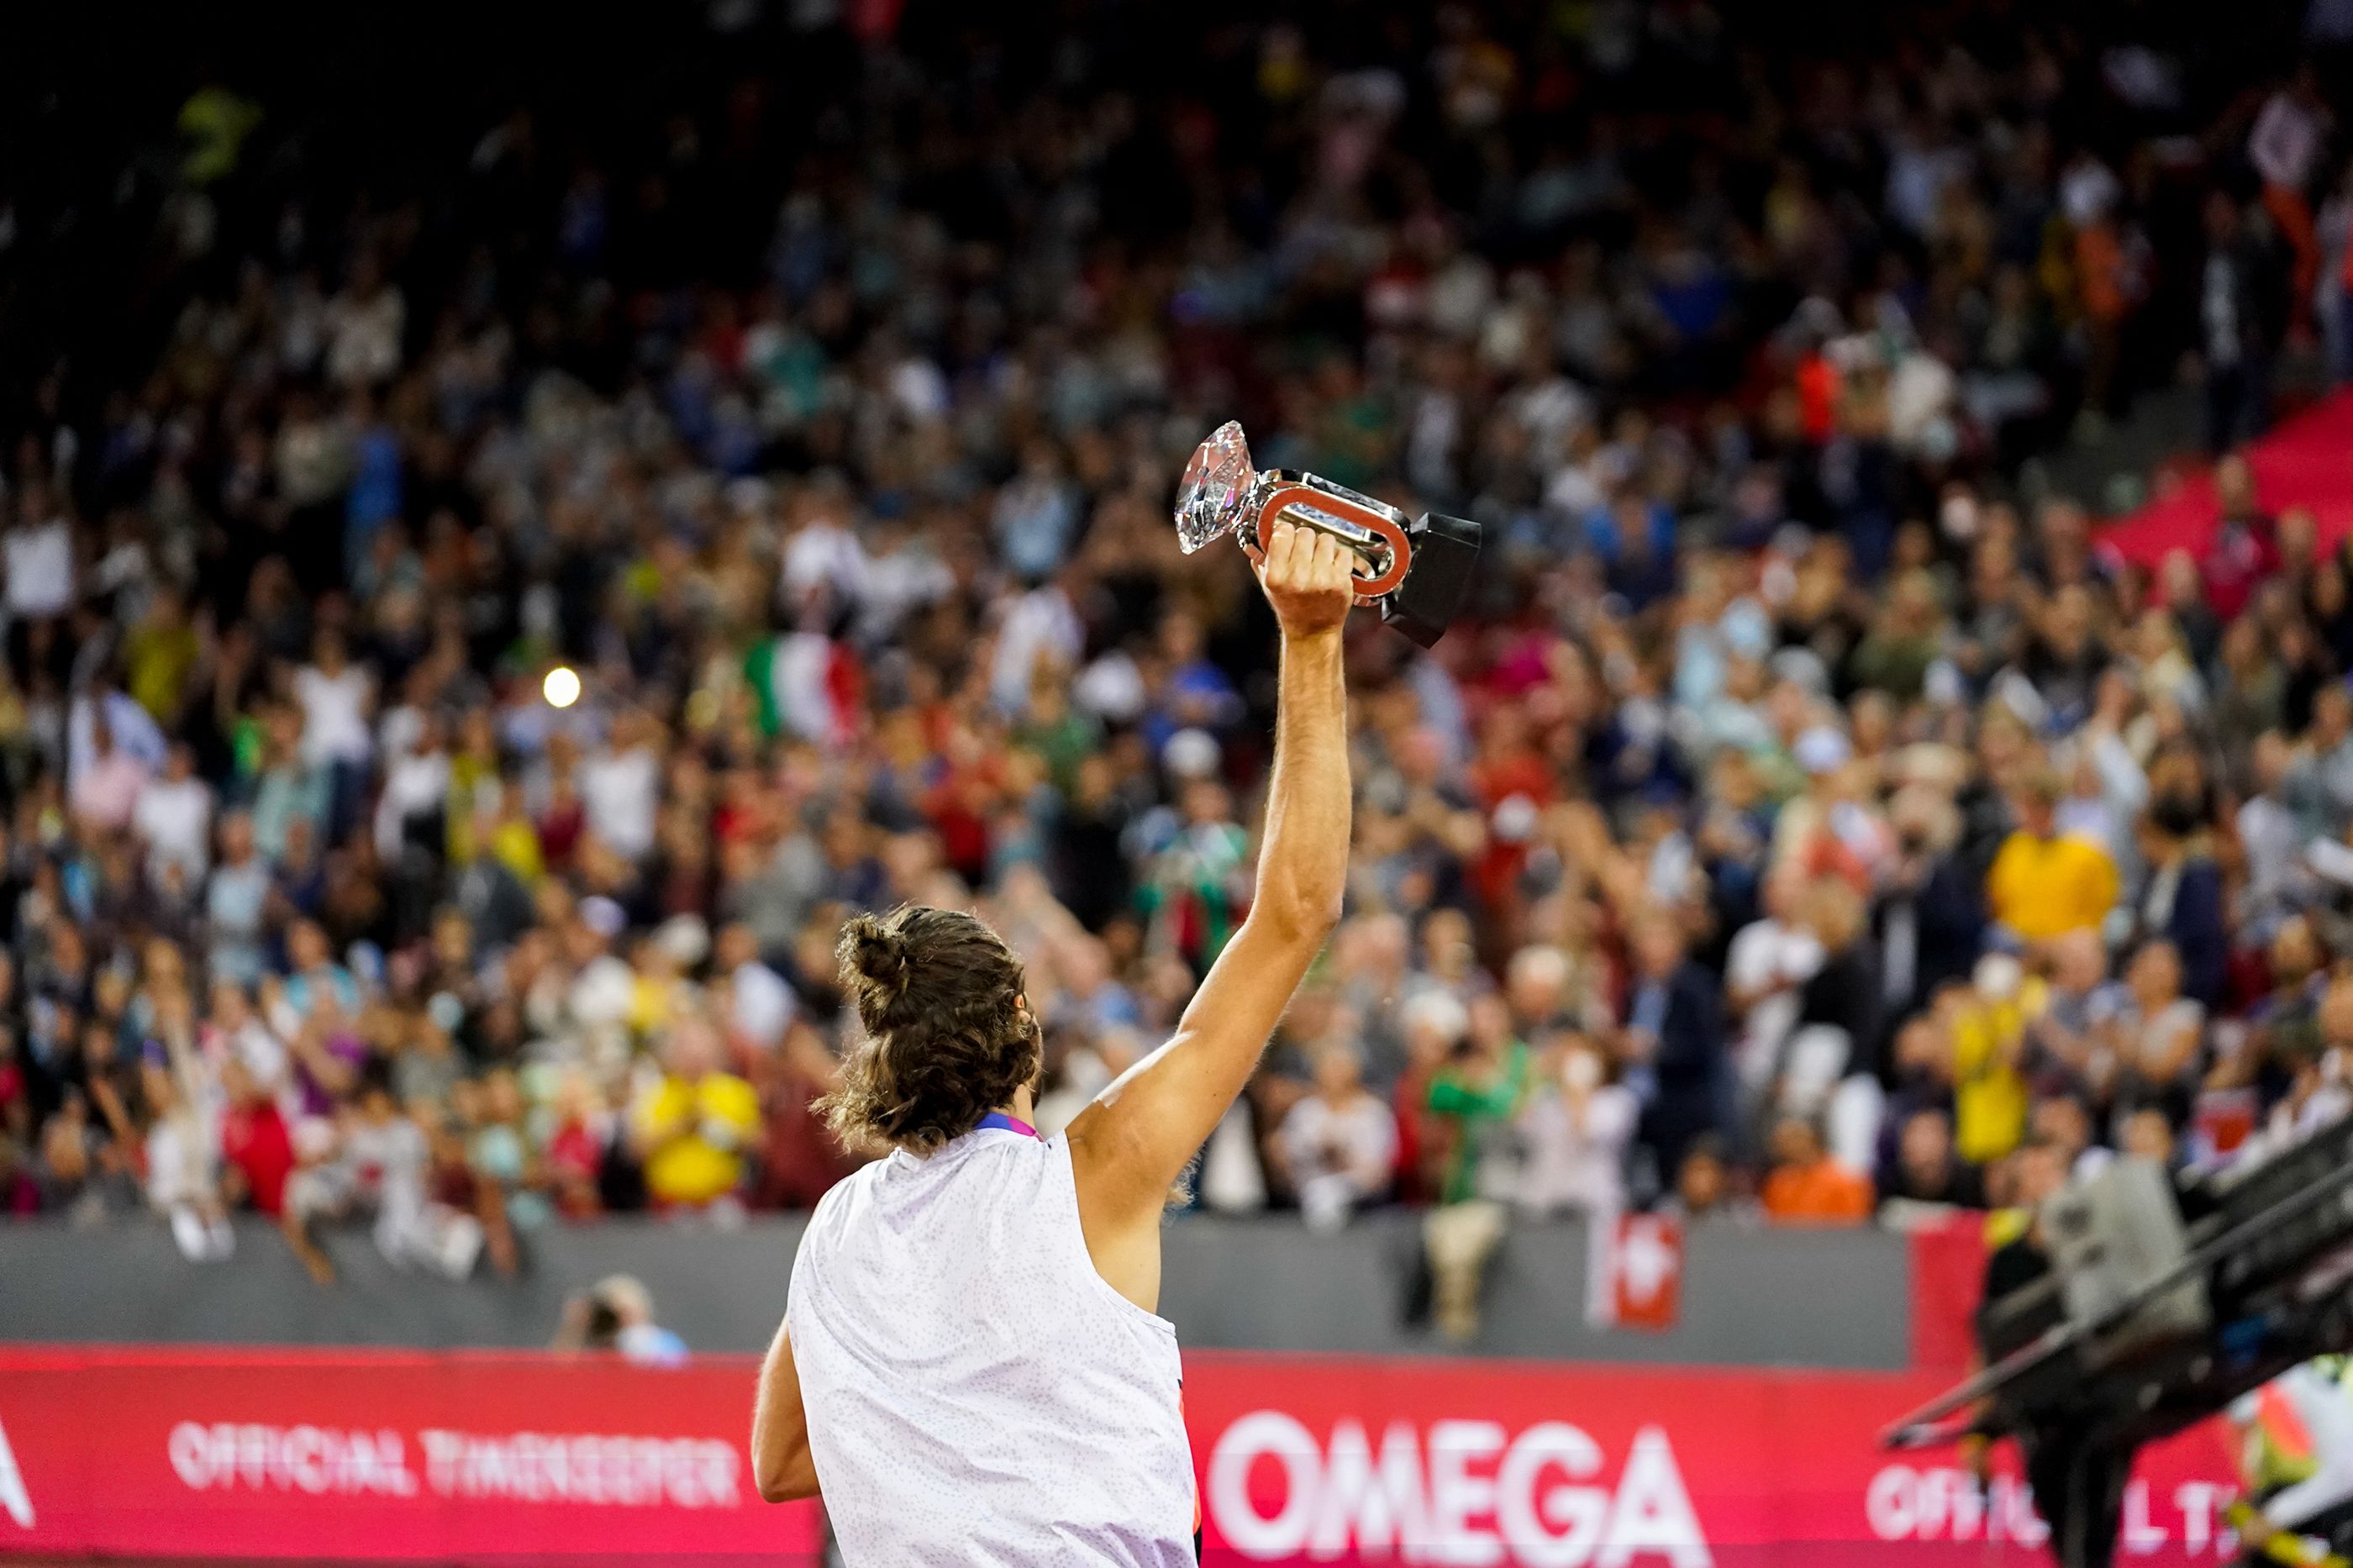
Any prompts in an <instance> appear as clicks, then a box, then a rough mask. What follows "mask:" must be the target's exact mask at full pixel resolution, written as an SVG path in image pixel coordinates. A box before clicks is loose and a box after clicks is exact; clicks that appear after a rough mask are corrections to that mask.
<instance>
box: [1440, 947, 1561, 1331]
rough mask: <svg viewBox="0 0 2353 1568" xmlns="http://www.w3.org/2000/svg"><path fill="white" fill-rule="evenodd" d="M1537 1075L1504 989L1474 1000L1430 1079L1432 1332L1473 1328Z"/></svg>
mask: <svg viewBox="0 0 2353 1568" xmlns="http://www.w3.org/2000/svg"><path fill="white" fill-rule="evenodd" d="M1534 1087H1535V1067H1534V1059H1533V1058H1532V1057H1531V1055H1530V1053H1529V1051H1528V1047H1526V1046H1525V1044H1523V1043H1522V1042H1521V1040H1520V1039H1519V1037H1517V1035H1516V1034H1515V1033H1514V1031H1513V1028H1512V1014H1511V1009H1510V1007H1509V1006H1508V1005H1506V1004H1505V1003H1504V999H1503V997H1502V996H1500V995H1497V994H1493V993H1490V994H1486V995H1483V996H1476V997H1473V998H1472V1001H1471V1006H1470V1011H1469V1027H1468V1028H1467V1029H1466V1031H1465V1033H1464V1037H1463V1040H1462V1043H1461V1045H1460V1046H1458V1047H1456V1048H1455V1052H1454V1056H1453V1058H1452V1059H1451V1060H1450V1061H1449V1062H1448V1063H1447V1064H1446V1065H1445V1066H1444V1067H1442V1068H1439V1069H1438V1071H1437V1073H1436V1074H1435V1075H1434V1076H1432V1077H1431V1079H1430V1089H1429V1093H1428V1096H1427V1100H1426V1102H1425V1103H1426V1107H1427V1109H1428V1110H1429V1112H1430V1123H1431V1129H1432V1131H1436V1132H1438V1133H1439V1134H1440V1139H1441V1142H1443V1143H1444V1145H1445V1149H1446V1157H1445V1163H1444V1166H1443V1168H1442V1173H1441V1175H1440V1181H1439V1191H1438V1197H1439V1202H1438V1206H1437V1207H1435V1208H1433V1209H1431V1210H1430V1213H1429V1214H1428V1215H1424V1216H1423V1218H1422V1247H1423V1249H1424V1251H1425V1252H1426V1254H1427V1255H1428V1257H1429V1259H1430V1294H1431V1306H1432V1309H1433V1311H1434V1315H1435V1317H1436V1319H1437V1323H1438V1331H1439V1332H1440V1333H1441V1334H1444V1335H1445V1336H1446V1337H1447V1338H1448V1339H1451V1340H1455V1341H1465V1340H1470V1339H1472V1338H1473V1337H1475V1336H1476V1335H1477V1333H1478V1331H1479V1284H1480V1279H1481V1277H1482V1273H1483V1272H1484V1270H1485V1268H1486V1266H1487V1259H1488V1258H1489V1257H1490V1256H1491V1255H1492V1254H1493V1252H1494V1250H1495V1244H1496V1243H1497V1242H1499V1241H1501V1240H1502V1239H1503V1237H1504V1202H1503V1200H1504V1198H1506V1197H1508V1196H1509V1195H1510V1194H1511V1189H1512V1186H1513V1183H1514V1179H1515V1177H1516V1174H1517V1170H1518V1163H1519V1162H1518V1157H1517V1154H1518V1151H1517V1149H1516V1147H1515V1134H1514V1130H1513V1122H1514V1118H1516V1117H1517V1116H1518V1114H1519V1110H1520V1107H1521V1105H1522V1104H1524V1103H1525V1101H1526V1100H1527V1098H1528V1095H1529V1093H1530V1092H1531V1090H1532V1089H1534Z"/></svg>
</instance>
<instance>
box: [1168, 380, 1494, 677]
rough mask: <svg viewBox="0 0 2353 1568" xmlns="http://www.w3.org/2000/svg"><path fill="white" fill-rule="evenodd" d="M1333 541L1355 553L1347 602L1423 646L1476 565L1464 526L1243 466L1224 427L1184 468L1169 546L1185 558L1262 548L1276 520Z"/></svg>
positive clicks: (1456, 605) (1242, 450) (1474, 534)
mask: <svg viewBox="0 0 2353 1568" xmlns="http://www.w3.org/2000/svg"><path fill="white" fill-rule="evenodd" d="M1278 519H1280V520H1281V521H1285V522H1289V523H1293V524H1295V525H1297V526H1299V527H1303V528H1313V529H1316V530H1318V531H1322V532H1324V533H1328V534H1330V535H1332V536H1333V537H1334V538H1335V539H1337V540H1338V541H1340V542H1341V543H1343V544H1345V545H1346V546H1347V547H1348V548H1349V549H1351V550H1353V551H1355V552H1356V555H1357V559H1358V565H1357V568H1356V603H1358V604H1360V605H1370V604H1377V605H1380V607H1381V619H1382V620H1383V621H1384V622H1386V623H1388V625H1390V626H1395V627H1397V629H1398V630H1399V631H1401V632H1403V633H1404V634H1405V635H1406V636H1407V637H1411V638H1412V639H1413V640H1414V641H1415V642H1417V643H1419V644H1420V645H1421V646H1422V647H1430V645H1431V644H1433V643H1435V642H1436V641H1437V640H1438V639H1439V638H1440V637H1443V636H1444V635H1445V633H1446V627H1447V624H1448V623H1449V622H1451V620H1453V619H1454V613H1455V612H1456V611H1457V610H1459V609H1461V607H1462V595H1464V594H1465V593H1466V592H1468V591H1469V589H1470V586H1471V574H1472V570H1473V569H1474V568H1476V567H1477V565H1478V564H1479V525H1478V524H1477V523H1475V522H1472V521H1470V520H1468V519H1467V518H1460V517H1443V516H1440V515H1439V514H1438V513H1436V512H1424V513H1423V514H1422V515H1421V516H1420V517H1419V518H1417V519H1413V520H1411V521H1409V520H1408V519H1407V517H1406V515H1405V513H1403V512H1401V511H1399V510H1398V509H1397V508H1395V507H1393V506H1389V505H1388V504H1386V503H1384V502H1381V501H1377V500H1374V499H1373V498H1372V497H1370V496H1367V495H1359V494H1358V493H1356V491H1355V490H1352V489H1347V488H1346V487H1345V486H1342V485H1335V484H1334V483H1333V482H1332V481H1331V480H1329V479H1319V478H1318V477H1317V476H1315V475H1314V474H1303V473H1301V472H1299V471H1298V470H1297V469H1295V468H1269V469H1268V470H1267V471H1266V472H1264V473H1260V472H1259V471H1258V470H1257V469H1255V468H1251V467H1250V443H1249V442H1248V441H1246V440H1244V439H1243V437H1242V427H1241V426H1240V425H1238V424H1236V423H1235V422H1234V421H1232V420H1230V419H1229V420H1228V421H1226V423H1224V424H1223V425H1220V426H1218V428H1217V429H1216V430H1215V431H1214V432H1213V433H1211V435H1210V437H1209V438H1208V440H1206V441H1204V442H1202V443H1201V445H1200V447H1198V449H1197V450H1196V451H1195V452H1194V453H1193V460H1192V461H1191V462H1189V463H1187V464H1186V465H1185V478H1184V479H1183V480H1182V482H1180V483H1179V484H1178V485H1177V487H1176V542H1178V543H1179V544H1180V545H1182V546H1183V547H1184V550H1185V553H1186V554H1187V555H1190V554H1191V553H1192V552H1195V551H1196V550H1198V549H1200V548H1201V547H1202V546H1203V545H1205V544H1207V543H1208V542H1209V541H1211V540H1213V539H1215V538H1217V537H1218V536H1219V535H1220V534H1225V533H1231V534H1234V535H1235V536H1236V537H1237V538H1240V539H1242V540H1244V541H1255V542H1258V543H1259V544H1261V546H1263V544H1264V543H1265V541H1266V537H1267V535H1268V533H1269V532H1270V531H1271V530H1272V529H1273V527H1274V524H1275V522H1276V521H1277V520H1278Z"/></svg>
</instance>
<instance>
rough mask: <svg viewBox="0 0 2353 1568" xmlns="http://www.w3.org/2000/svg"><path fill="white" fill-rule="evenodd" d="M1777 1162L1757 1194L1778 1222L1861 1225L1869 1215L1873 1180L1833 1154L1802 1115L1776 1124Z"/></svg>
mask: <svg viewBox="0 0 2353 1568" xmlns="http://www.w3.org/2000/svg"><path fill="white" fill-rule="evenodd" d="M1772 1158H1773V1163H1772V1167H1771V1169H1770V1170H1769V1171H1767V1173H1766V1176H1765V1185H1764V1188H1763V1190H1762V1192H1761V1193H1760V1194H1759V1197H1760V1198H1761V1200H1762V1202H1763V1203H1764V1205H1765V1216H1766V1217H1767V1219H1769V1220H1771V1221H1772V1222H1773V1223H1774V1224H1776V1225H1860V1224H1861V1223H1862V1221H1864V1220H1866V1219H1869V1218H1870V1217H1871V1204H1872V1194H1871V1182H1870V1179H1869V1178H1868V1177H1865V1176H1863V1175H1861V1174H1859V1173H1856V1172H1854V1171H1851V1170H1849V1169H1847V1167H1845V1166H1844V1165H1842V1164H1841V1163H1839V1162H1838V1161H1836V1160H1834V1159H1832V1158H1831V1155H1830V1152H1829V1151H1828V1150H1827V1149H1825V1148H1824V1147H1823V1146H1822V1135H1821V1132H1820V1130H1819V1129H1818V1128H1816V1127H1815V1126H1814V1124H1813V1123H1812V1122H1810V1121H1807V1120H1806V1119H1805V1118H1804V1117H1801V1116H1785V1117H1783V1118H1782V1119H1781V1120H1780V1121H1778V1123H1776V1124H1775V1126H1774V1128H1773V1141H1772Z"/></svg>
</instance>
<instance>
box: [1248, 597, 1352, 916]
mask: <svg viewBox="0 0 2353 1568" xmlns="http://www.w3.org/2000/svg"><path fill="white" fill-rule="evenodd" d="M1349 796H1350V789H1349V782H1348V690H1347V684H1346V682H1345V679H1343V677H1342V672H1341V657H1340V634H1339V632H1338V631H1337V630H1336V629H1335V630H1333V631H1329V632H1323V633H1318V634H1316V635H1314V636H1312V637H1285V638H1283V642H1282V683H1281V688H1280V696H1279V700H1278V703H1277V706H1276V710H1275V722H1274V770H1273V773H1272V775H1271V778H1270V780H1269V783H1268V787H1267V803H1266V838H1265V842H1264V843H1263V844H1261V846H1260V848H1259V858H1258V892H1257V897H1256V900H1255V901H1254V903H1253V905H1252V908H1251V915H1252V917H1253V918H1254V919H1257V918H1263V919H1264V920H1266V921H1269V922H1271V923H1272V924H1273V925H1274V926H1275V927H1276V929H1278V930H1279V931H1283V932H1285V933H1286V934H1296V935H1300V936H1308V935H1314V936H1315V937H1318V938H1320V937H1321V936H1322V934H1323V932H1324V931H1326V930H1328V929H1330V927H1331V925H1332V923H1333V922H1334V921H1336V920H1338V919H1339V914H1340V898H1341V894H1342V892H1343V891H1344V889H1345V888H1346V885H1347V879H1348V821H1349V812H1350V806H1351V803H1350V798H1349Z"/></svg>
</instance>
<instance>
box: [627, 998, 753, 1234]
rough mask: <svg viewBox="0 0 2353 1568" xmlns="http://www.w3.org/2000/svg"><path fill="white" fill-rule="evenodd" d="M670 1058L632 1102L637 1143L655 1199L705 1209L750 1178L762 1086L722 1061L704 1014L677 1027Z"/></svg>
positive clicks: (667, 1052)
mask: <svg viewBox="0 0 2353 1568" xmlns="http://www.w3.org/2000/svg"><path fill="white" fill-rule="evenodd" d="M662 1061H663V1066H664V1068H665V1070H664V1072H663V1073H662V1076H661V1077H660V1078H659V1079H657V1080H655V1081H654V1082H653V1083H651V1084H649V1085H648V1086H647V1087H646V1088H645V1089H642V1090H640V1091H639V1093H638V1097H637V1100H636V1101H635V1102H634V1103H633V1104H632V1105H631V1106H630V1107H629V1146H630V1148H631V1150H632V1151H633V1152H635V1153H636V1154H637V1156H638V1159H639V1160H640V1161H641V1162H643V1163H644V1166H645V1173H646V1191H647V1192H648V1193H649V1194H651V1196H652V1198H653V1200H654V1202H655V1203H657V1204H659V1205H662V1206H664V1207H667V1208H700V1207H702V1206H703V1205H707V1204H710V1203H712V1202H714V1201H716V1200H718V1199H721V1198H724V1197H727V1196H729V1195H730V1194H733V1192H734V1191H735V1190H736V1188H737V1187H739V1186H741V1185H742V1184H743V1181H744V1163H745V1160H746V1158H747V1157H748V1156H749V1155H750V1154H751V1153H753V1152H754V1151H755V1150H756V1149H757V1147H758V1144H759V1141H760V1095H759V1091H758V1090H756V1089H754V1088H753V1087H752V1086H751V1085H750V1084H749V1083H747V1082H745V1081H744V1079H740V1078H738V1077H736V1076H735V1075H734V1074H733V1073H731V1072H728V1071H726V1070H724V1069H723V1068H722V1067H721V1065H720V1042H719V1035H718V1032H717V1031H716V1030H714V1029H712V1027H711V1026H710V1025H709V1024H706V1023H704V1022H703V1021H702V1019H700V1018H690V1019H685V1020H682V1021H681V1022H680V1023H679V1024H678V1025H676V1026H674V1027H673V1028H672V1029H671V1030H670V1038H669V1040H668V1042H667V1043H666V1044H665V1046H664V1048H663V1051H662Z"/></svg>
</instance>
